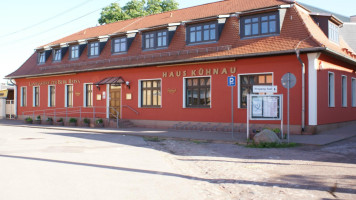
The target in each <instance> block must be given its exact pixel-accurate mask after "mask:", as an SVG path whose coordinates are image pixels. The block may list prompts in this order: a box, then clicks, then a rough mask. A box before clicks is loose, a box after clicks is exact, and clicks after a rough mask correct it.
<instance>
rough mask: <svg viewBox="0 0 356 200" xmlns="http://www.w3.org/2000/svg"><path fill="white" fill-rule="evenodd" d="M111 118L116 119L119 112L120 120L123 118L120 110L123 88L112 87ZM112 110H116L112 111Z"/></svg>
mask: <svg viewBox="0 0 356 200" xmlns="http://www.w3.org/2000/svg"><path fill="white" fill-rule="evenodd" d="M110 107H111V109H110V117H111V118H116V112H115V110H117V111H118V112H119V118H120V116H121V113H120V111H121V110H120V108H121V86H110ZM112 108H115V110H114V109H112Z"/></svg>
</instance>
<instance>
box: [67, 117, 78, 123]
mask: <svg viewBox="0 0 356 200" xmlns="http://www.w3.org/2000/svg"><path fill="white" fill-rule="evenodd" d="M69 123H77V119H76V118H70V119H69Z"/></svg>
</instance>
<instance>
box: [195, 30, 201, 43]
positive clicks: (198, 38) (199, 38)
mask: <svg viewBox="0 0 356 200" xmlns="http://www.w3.org/2000/svg"><path fill="white" fill-rule="evenodd" d="M201 33H202V32H201V31H197V35H196V36H197V38H196V39H197V42H200V41H201V39H202V38H201Z"/></svg>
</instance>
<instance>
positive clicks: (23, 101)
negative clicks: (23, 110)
mask: <svg viewBox="0 0 356 200" xmlns="http://www.w3.org/2000/svg"><path fill="white" fill-rule="evenodd" d="M25 106H27V88H26V87H21V107H25Z"/></svg>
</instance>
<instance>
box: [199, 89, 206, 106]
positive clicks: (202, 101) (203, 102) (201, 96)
mask: <svg viewBox="0 0 356 200" xmlns="http://www.w3.org/2000/svg"><path fill="white" fill-rule="evenodd" d="M205 92H206V91H205V90H200V97H199V100H200V102H199V104H200V105H205V104H206V99H205Z"/></svg>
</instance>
